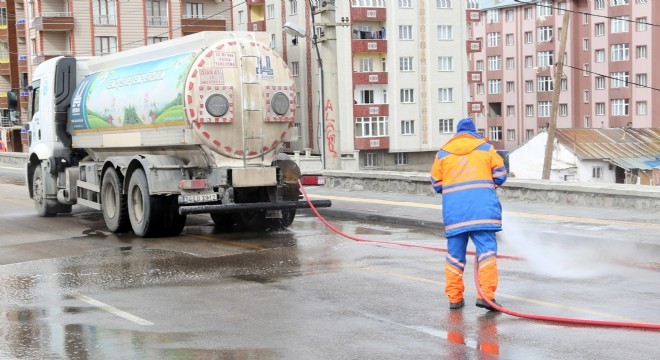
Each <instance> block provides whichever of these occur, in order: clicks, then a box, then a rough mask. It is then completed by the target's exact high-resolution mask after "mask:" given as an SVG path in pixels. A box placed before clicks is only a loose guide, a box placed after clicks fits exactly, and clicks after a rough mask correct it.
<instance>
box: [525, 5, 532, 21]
mask: <svg viewBox="0 0 660 360" xmlns="http://www.w3.org/2000/svg"><path fill="white" fill-rule="evenodd" d="M533 18H534V12H533V11H532V8H531V7H528V8H525V20H531V19H533Z"/></svg>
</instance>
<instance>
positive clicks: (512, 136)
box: [506, 129, 516, 141]
mask: <svg viewBox="0 0 660 360" xmlns="http://www.w3.org/2000/svg"><path fill="white" fill-rule="evenodd" d="M506 139H507V140H508V141H516V130H514V129H508V130H507V131H506Z"/></svg>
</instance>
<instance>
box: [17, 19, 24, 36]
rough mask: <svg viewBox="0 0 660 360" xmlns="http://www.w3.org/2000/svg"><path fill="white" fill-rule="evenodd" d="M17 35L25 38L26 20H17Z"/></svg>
mask: <svg viewBox="0 0 660 360" xmlns="http://www.w3.org/2000/svg"><path fill="white" fill-rule="evenodd" d="M16 35H17V36H18V37H20V38H24V37H25V36H26V35H25V19H19V20H16Z"/></svg>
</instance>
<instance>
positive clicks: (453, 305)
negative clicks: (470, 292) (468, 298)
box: [449, 300, 465, 310]
mask: <svg viewBox="0 0 660 360" xmlns="http://www.w3.org/2000/svg"><path fill="white" fill-rule="evenodd" d="M463 306H465V300H461V301H459V302H455V303H453V302H450V303H449V309H451V310H456V309H460V308H462V307H463Z"/></svg>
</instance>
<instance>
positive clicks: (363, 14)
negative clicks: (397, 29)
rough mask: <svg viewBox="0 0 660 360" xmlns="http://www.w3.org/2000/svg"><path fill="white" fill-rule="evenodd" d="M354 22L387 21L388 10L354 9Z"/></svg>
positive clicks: (352, 16)
mask: <svg viewBox="0 0 660 360" xmlns="http://www.w3.org/2000/svg"><path fill="white" fill-rule="evenodd" d="M351 19H353V21H386V19H387V9H386V8H369V7H357V8H356V7H354V8H351Z"/></svg>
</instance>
